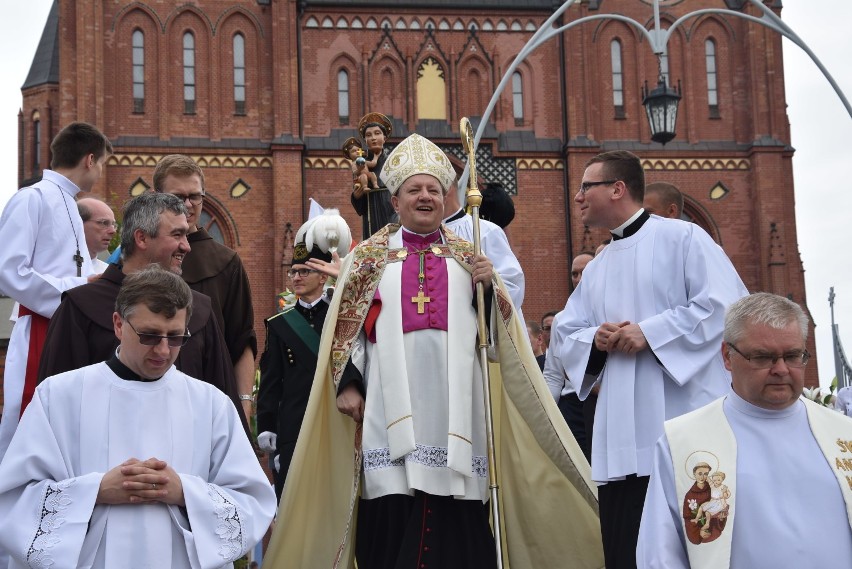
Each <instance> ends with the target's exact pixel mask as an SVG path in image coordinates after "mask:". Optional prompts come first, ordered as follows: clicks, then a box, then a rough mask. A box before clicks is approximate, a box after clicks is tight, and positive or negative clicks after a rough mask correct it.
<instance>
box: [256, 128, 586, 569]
mask: <svg viewBox="0 0 852 569" xmlns="http://www.w3.org/2000/svg"><path fill="white" fill-rule="evenodd" d="M382 179H383V180H384V181H385V184H386V185H387V187H388V188H389V189H390V191H391V192H392V195H393V197H392V203H393V206H394V208H395V209H396V211H397V213H398V214H399V218H400V222H401V227H400V226H397V225H389V226H387V227H386V228H385V229H383V230H381V231H379V232H378V233H376V234H375V235H373V237H371V238H370V239H368V240H367V241H365V242H362V243H361V244H360V245H359V246H358V247H356V248H355V249H354V250H353V251H352V252H351V253H350V254H349V255H348V256H347V257H346V259H345V260H344V263H343V266H342V268H341V276H340V279H339V280H338V288H337V289H336V290H335V294H334V299H333V301H332V304H331V306H330V307H329V313H328V316H327V318H326V323H325V329H324V334H323V336H322V339H321V343H320V349H319V354H320V360H319V364H318V368H317V375H316V378H315V381H314V385H313V390H312V393H311V397H310V400H309V407H308V411H307V413H306V415H305V420H304V422H303V424H302V431H301V433H300V435H299V440H298V442H297V444H296V450H295V452H294V456H293V462H292V467H291V469H290V472H289V473H288V474H287V484H286V486H285V489H284V496H283V497H282V499H281V507H280V515H279V519H280V520H281V522H279V524H278V525H277V527H276V531H275V534H274V536H273V539H272V542H271V543H270V547H269V550H268V551H267V557H266V562H268V563H272V564H273V565H275V564H276V563H281V564H289V565H292V566H299V567H302V566H316V567H319V566H329V567H338V566H342V567H349V566H351V564H352V562H353V560H354V558H357V561H358V565H359V566H362V567H370V568H371V569H386V568H387V569H393V568H397V567H414V566H415V565H416V566H420V564H426V565H428V566H435V567H443V568H446V569H454V568H456V567H465V568H467V567H480V568H488V567H494V566H495V565H496V559H495V546H494V538H493V536H492V533H491V528H490V526H489V517H488V501H489V496H488V493H489V491H488V483H487V477H488V472H489V466H488V463H487V459H486V457H485V454H486V453H485V422H484V413H485V407H484V402H483V394H482V390H483V388H482V377H481V373H482V371H481V370H482V362H480V361H479V353H480V352H479V350H477V323H476V320H477V315H476V311H477V309H476V308H475V306H474V301H473V299H474V287H473V286H472V283H482V285H483V286H484V287H485V290H486V292H485V294H486V297H487V298H488V299H489V301H488V303H486V304H487V306H486V308H485V310H486V311H487V314H486V315H485V317H486V319H487V321H488V322H489V323H490V328H489V330H490V333H489V337H490V339H491V340H492V341H493V342H492V343H493V348H494V350H495V351H496V355H497V357H498V359H499V362H500V372H501V373H496V374H494V375H492V376H491V377H492V382H493V384H494V386H495V387H494V394H495V395H494V397H495V398H496V399H495V400H496V401H497V402H496V403H495V406H496V407H499V408H500V409H501V413H500V418H498V419H497V422H498V424H501V423H502V425H503V427H501V428H496V429H495V432H499V433H500V436H499V437H497V440H496V443H495V444H496V445H497V448H499V449H501V450H500V451H499V452H504V453H505V454H504V455H503V459H501V458H500V455H499V454H498V457H497V460H498V462H499V464H498V465H497V467H496V469H495V471H496V476H497V477H498V483H499V481H500V480H502V481H505V482H506V485H507V491H506V492H505V493H504V494H503V495H502V496H501V497H502V505H503V507H504V509H503V512H504V515H505V517H504V518H503V524H504V527H505V528H506V534H505V535H506V540H507V544H508V545H507V550H508V555H507V559H508V560H510V561H511V565H512V566H514V567H556V566H559V564H560V563H562V562H564V560H565V559H566V558H570V559H571V560H572V563H573V564H574V566H575V567H600V566H601V562H602V556H601V555H602V554H601V551H600V549H599V546H597V547H596V546H595V544H596V543H598V544H599V539H600V537H599V534H598V530H597V528H596V527H595V518H596V516H595V513H594V512H595V509H594V498H593V494H590V491H592V492H593V488H591V487H590V486H589V483H588V481H587V480H586V479H585V477H584V476H583V474H582V473H583V472H584V471H587V470H585V469H587V468H588V467H587V466H586V462H585V460H584V459H583V458H582V454H581V451H580V449H579V447H578V446H577V444H576V442H575V441H574V440H573V439H572V437H571V435H570V433H569V432H568V429H567V427H566V426H565V425H564V423H563V422H562V421H560V420H559V419H557V418H556V417H557V415H558V412H559V411H558V409H557V408H556V405H555V404H554V403H553V401H552V400H550V398H549V395H548V392H547V387H546V386H545V385H544V382H543V379H542V377H541V372H540V371H539V369H538V365H537V364H536V362H535V359H534V357H533V355H532V350H531V349H530V346H529V342H528V341H527V340H526V338H524V337H523V336H524V334H525V333H526V332H525V330H524V327H523V323H522V322H521V321H520V319H519V318H518V316H517V312H516V311H515V310H514V308H513V306H512V302H511V300H510V299H509V296H508V294H507V292H506V287H505V285H504V283H503V281H502V280H501V279H500V278H499V277H498V276H497V275H496V274H495V273H494V272H493V269H492V265H491V262H490V261H489V260H488V258H487V257H485V256H482V255H480V256H474V255H473V249H472V246H471V244H470V242H468V241H464V240H462V239H459V238H458V237H456V236H454V235H453V234H452V233H451V232H447V231H445V230H442V229H441V220H442V219H443V218H444V215H443V213H444V208H443V203H444V194H446V192H447V191H448V189H449V188H450V186H451V185H452V184H453V182H454V179H455V172H454V171H453V169H452V166H451V165H450V162H449V159H448V158H447V157H446V155H445V154H444V153H443V152H441V150H440V149H439V148H438V147H437V146H435V145H434V144H433V143H431V142H429V141H428V140H426V139H425V138H423V137H421V136H419V135H417V134H413V135H411V136H410V137H408V138H407V139H405V140H404V141H403V142H402V143H400V145H399V146H397V148H395V149H394V151H393V152H392V153H391V154H390V156H389V157H388V160H387V161H386V163H385V167H384V169H383V170H382ZM506 394H511V395H510V396H508V397H507V396H506ZM510 425H511V426H510ZM533 433H535V434H534V435H533ZM353 458H354V464H353ZM361 482H363V484H362V483H361ZM359 490H360V499H359V496H358V492H359ZM317 500H320V502H317ZM356 505H357V513H356V507H355V506H356ZM566 535H567V536H569V537H567V538H566V537H565V536H566ZM533 536H534V537H533ZM533 543H534V544H535V545H534V546H532V545H531V544H533Z"/></svg>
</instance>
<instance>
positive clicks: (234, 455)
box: [0, 221, 275, 569]
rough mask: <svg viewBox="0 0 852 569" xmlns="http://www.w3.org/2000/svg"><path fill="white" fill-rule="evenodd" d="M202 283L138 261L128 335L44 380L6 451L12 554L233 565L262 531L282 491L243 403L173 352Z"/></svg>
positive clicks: (125, 294) (60, 562)
mask: <svg viewBox="0 0 852 569" xmlns="http://www.w3.org/2000/svg"><path fill="white" fill-rule="evenodd" d="M184 223H186V221H184ZM193 296H194V295H193V293H192V291H191V290H190V289H189V286H188V285H187V284H186V283H185V282H184V281H183V280H182V279H181V278H180V277H179V276H177V275H176V274H174V273H173V272H170V271H165V270H163V269H162V268H160V267H156V266H152V267H148V268H145V269H141V270H139V271H137V272H135V273H134V274H132V275H129V276H128V277H127V278H126V279H125V280H124V284H123V286H122V288H121V290H120V291H119V293H118V297H117V298H116V299H115V302H114V307H115V308H114V310H115V311H114V312H113V309H112V308H110V316H111V317H110V320H111V322H112V325H113V332H114V335H115V337H116V338H117V339H118V341H119V342H120V345H119V347H118V349H117V350H115V351H114V352H113V353H112V354H111V355H110V357H109V358H108V359H107V361H106V362H99V363H96V364H93V365H90V366H86V367H83V368H81V369H77V370H73V371H69V372H67V373H64V374H61V375H58V376H54V377H50V378H48V379H47V381H45V382H44V383H42V384H41V385H40V386H39V387H38V388H37V389H36V392H35V396H34V397H33V400H32V402H31V404H30V405H29V407H27V410H26V412H25V413H24V416H23V418H22V419H21V424H20V427H19V428H18V430H17V432H16V433H15V437H14V438H13V439H12V443H11V445H10V446H9V452H8V453H7V454H6V456H5V459H4V460H3V463H2V465H0V511H2V512H3V516H2V519H0V544H2V545H3V546H4V547H5V548H6V549H7V550H8V551H9V553H10V554H11V557H12V561H11V564H10V565H9V567H14V568H23V567H48V566H54V567H60V566H61V567H91V568H95V569H99V568H104V567H110V568H112V567H170V568H172V569H189V568H190V567H193V568H196V567H232V566H233V565H232V562H234V561H235V560H236V559H238V558H239V557H241V556H242V555H244V554H245V553H246V552H247V551H248V550H249V549H251V548H252V547H253V546H254V544H255V543H257V542H258V541H260V540H261V539H262V538H263V534H264V533H265V532H266V529H267V527H269V523H270V522H271V521H272V516H273V515H274V514H275V495H274V493H273V492H272V489H271V488H270V487H269V482H268V480H267V479H266V475H265V474H264V473H263V471H262V470H261V468H260V465H258V463H257V460H255V457H254V453H253V452H252V448H251V444H250V443H249V441H248V439H246V437H245V435H244V434H243V430H242V428H241V425H240V419H239V417H238V415H237V411H236V409H235V408H234V406H233V405H232V403H231V401H229V400H228V398H227V397H225V396H224V395H222V394H221V393H219V391H218V390H217V389H214V388H213V387H212V386H210V385H207V384H205V383H203V382H200V381H197V380H196V379H193V378H192V377H189V376H187V375H185V374H183V373H181V372H179V371H178V370H177V369H175V367H174V365H173V363H174V361H175V360H176V359H177V357H178V354H179V353H180V351H181V346H182V345H184V344H185V343H186V342H187V340H189V341H190V342H191V341H192V337H191V336H189V335H188V333H187V331H186V330H187V326H188V325H189V322H190V320H191V314H192V313H193V308H194V307H193ZM186 345H188V344H186Z"/></svg>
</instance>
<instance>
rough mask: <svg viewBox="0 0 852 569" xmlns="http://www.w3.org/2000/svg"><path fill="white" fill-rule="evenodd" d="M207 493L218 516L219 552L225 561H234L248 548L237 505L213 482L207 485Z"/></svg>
mask: <svg viewBox="0 0 852 569" xmlns="http://www.w3.org/2000/svg"><path fill="white" fill-rule="evenodd" d="M207 495H208V496H210V499H211V500H212V501H213V511H214V513H215V514H216V517H217V518H218V520H217V523H216V535H218V536H219V540H220V541H221V543H220V545H219V549H218V553H219V555H221V556H222V558H223V559H225V561H234V560H235V559H237V558H239V557H240V555H242V553H243V551H245V550H246V544H245V534H244V533H243V524H242V521H241V520H240V513H239V511H238V509H237V505H236V504H235V503H234V502H232V501H231V500H230V499H229V498H228V496H227V495H226V494H223V493H222V492H221V491H219V489H218V488H216V487H215V486H213V485H212V484H208V485H207Z"/></svg>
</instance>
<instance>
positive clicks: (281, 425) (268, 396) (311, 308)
mask: <svg viewBox="0 0 852 569" xmlns="http://www.w3.org/2000/svg"><path fill="white" fill-rule="evenodd" d="M330 212H334V216H335V217H336V218H337V219H338V220H339V221H340V223H339V225H338V227H340V228H342V229H343V231H342V232H340V231H338V232H337V233H343V235H338V236H337V239H336V246H337V247H338V248H339V249H340V250H342V251H348V250H349V246H350V244H351V243H352V236H351V234H350V233H349V228H348V227H347V226H346V223H345V222H344V221H343V219H342V218H341V217H340V216H339V215H337V210H326V212H325V213H324V214H323V215H322V216H320V217H317V218H313V219H311V220H309V221H308V222H307V223H305V224H304V225H302V227H300V228H299V231H297V232H296V239H295V240H296V244H295V246H294V248H293V265H292V266H291V268H290V272H289V276H290V279H291V280H292V281H293V292H294V293H295V294H296V296H297V297H298V300H297V301H296V303H295V304H294V305H292V306H288V307H286V308H285V309H284V311H283V312H280V313H278V314H276V315H275V316H272V317H271V318H267V319H266V349H265V350H264V352H263V355H262V356H261V358H260V391H259V392H258V395H257V430H258V432H259V433H260V434H259V435H258V436H257V442H258V446H259V447H260V449H261V450H263V451H265V452H268V453H271V454H273V456H274V466H275V472H274V474H275V493H276V494H277V495H278V498H279V499H280V498H281V490H282V489H283V487H284V480H285V478H286V476H287V470H288V469H289V468H290V461H291V460H292V458H293V449H295V447H296V439H297V438H298V436H299V429H300V428H301V426H302V418H303V417H304V416H305V409H306V408H307V406H308V395H310V393H311V385H312V383H313V379H314V374H315V373H316V369H317V350H318V349H319V340H320V334H321V333H322V326H323V323H324V322H325V316H326V314H327V313H328V303H329V296H328V295H327V294H326V292H325V291H326V289H325V283H326V281H327V280H328V276H327V275H326V274H323V273H322V272H320V271H318V270H316V269H313V268H311V266H310V265H308V264H306V263H308V262H309V261H311V260H315V259H319V260H322V261H325V262H326V263H330V262H331V260H332V255H331V253H330V252H329V250H328V249H329V247H328V243H327V242H326V243H324V246H321V245H320V244H319V243H317V241H318V240H317V237H319V236H317V235H315V234H314V235H312V233H313V230H314V228H315V227H316V225H317V224H316V221H317V220H318V219H322V220H323V221H325V218H328V217H330V215H331V213H330ZM320 225H325V224H324V223H321V224H320ZM306 242H311V244H312V247H311V248H310V249H309V248H308V245H307V244H306ZM331 290H333V289H331Z"/></svg>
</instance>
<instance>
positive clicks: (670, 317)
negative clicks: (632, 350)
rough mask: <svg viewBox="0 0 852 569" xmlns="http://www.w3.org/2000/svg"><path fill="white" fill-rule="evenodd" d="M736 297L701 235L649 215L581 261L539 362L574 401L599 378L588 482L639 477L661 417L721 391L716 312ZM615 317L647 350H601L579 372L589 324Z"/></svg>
mask: <svg viewBox="0 0 852 569" xmlns="http://www.w3.org/2000/svg"><path fill="white" fill-rule="evenodd" d="M746 294H748V291H747V290H746V288H745V286H744V285H743V283H742V281H741V280H740V278H739V276H738V275H737V273H736V270H735V269H734V267H733V265H732V264H731V261H730V260H729V259H728V257H727V256H726V255H725V252H724V251H723V250H722V249H721V248H720V247H719V246H718V245H717V244H716V243H714V242H713V240H712V239H711V238H710V236H709V235H707V233H706V232H705V231H704V230H703V229H701V228H700V227H698V226H697V225H695V224H693V223H688V222H684V221H680V220H670V219H663V218H661V217H658V216H656V215H652V216H651V217H650V219H648V220H647V221H646V222H645V224H644V225H643V226H642V227H641V228H640V229H639V231H638V232H636V233H635V234H634V235H631V236H629V237H627V238H624V239H619V240H617V241H613V242H612V243H610V244H609V245H608V246H607V247H606V248H605V249H604V250H603V251H602V252H601V254H600V255H598V256H597V257H595V258H594V259H592V261H590V262H589V264H588V265H587V266H586V269H585V270H584V271H583V280H582V281H580V285H579V286H578V288H577V289H576V290H575V291H574V293H573V294H572V295H571V297H570V298H569V299H568V302H567V304H566V305H565V309H564V310H563V311H562V312H561V313H560V314H559V315H558V317H557V318H555V319H554V322H553V328H552V331H551V340H550V348H549V349H548V358H549V357H550V352H553V355H554V356H555V357H558V358H559V360H560V362H561V364H562V367H563V368H564V369H565V372H566V373H567V375H568V378H569V380H570V381H571V383H572V384H573V386H574V388H575V389H576V390H577V393H578V395H579V397H580V399H585V398H586V397H587V396H588V394H589V392H590V390H591V388H592V386H593V385H594V383H595V381H596V380H597V379H599V378H600V379H601V389H600V394H599V398H598V404H597V410H596V413H595V431H594V439H593V443H592V449H593V450H592V461H591V462H592V479H593V480H595V481H596V482H600V483H605V482H607V481H609V480H619V479H621V478H622V477H624V476H626V475H629V474H638V475H639V476H647V475H649V474H650V473H651V462H652V453H653V448H654V443H655V442H656V440H657V439H658V438H660V436H661V435H662V434H663V423H664V422H665V420H666V419H670V418H672V417H677V416H679V415H682V414H684V413H686V412H688V411H691V410H693V409H697V408H698V407H701V406H702V405H705V404H707V403H709V402H710V401H712V400H714V399H717V398H719V397H721V396H722V395H723V394H724V393H725V392H726V391H727V390H728V386H729V384H730V374H729V373H728V372H727V371H726V370H725V368H724V364H723V362H722V356H721V343H722V329H723V324H724V317H725V310H726V308H727V307H728V306H729V305H730V304H731V303H732V302H734V301H735V300H737V299H738V298H741V297H742V296H745V295H746ZM625 320H628V321H630V322H632V323H638V324H639V326H640V328H641V329H642V332H643V334H644V335H645V338H646V339H647V341H648V345H649V347H650V348H649V349H646V350H643V351H642V352H639V353H638V354H635V355H627V354H624V353H621V352H613V353H610V354H608V355H607V359H606V364H605V365H604V368H603V371H602V372H601V373H600V374H599V375H597V376H594V375H591V374H589V375H586V366H587V364H588V362H589V357H590V355H591V352H592V345H593V342H594V335H595V332H596V331H597V329H598V327H599V326H600V325H601V324H603V323H604V322H613V323H619V322H622V321H625ZM655 356H656V357H655Z"/></svg>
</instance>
